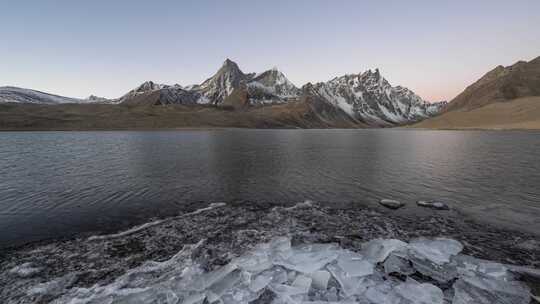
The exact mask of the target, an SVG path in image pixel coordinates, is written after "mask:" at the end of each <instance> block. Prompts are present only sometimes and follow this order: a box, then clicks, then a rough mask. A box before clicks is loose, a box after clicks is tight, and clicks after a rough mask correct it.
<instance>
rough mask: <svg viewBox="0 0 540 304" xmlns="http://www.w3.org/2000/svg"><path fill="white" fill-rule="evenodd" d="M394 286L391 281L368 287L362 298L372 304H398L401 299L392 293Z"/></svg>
mask: <svg viewBox="0 0 540 304" xmlns="http://www.w3.org/2000/svg"><path fill="white" fill-rule="evenodd" d="M393 287H394V284H393V283H392V282H391V281H386V282H384V283H382V284H378V285H375V286H372V287H369V288H368V289H367V291H366V292H365V294H364V296H365V297H366V299H368V300H369V301H370V303H374V304H395V303H400V301H401V297H400V296H398V295H396V293H395V292H394V291H393Z"/></svg>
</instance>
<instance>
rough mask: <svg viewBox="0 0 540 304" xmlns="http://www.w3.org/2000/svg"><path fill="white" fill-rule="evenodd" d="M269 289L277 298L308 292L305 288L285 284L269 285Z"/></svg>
mask: <svg viewBox="0 0 540 304" xmlns="http://www.w3.org/2000/svg"><path fill="white" fill-rule="evenodd" d="M310 283H311V282H310ZM270 289H271V290H272V291H273V292H274V293H275V294H276V295H277V296H279V297H290V296H295V295H302V294H306V293H307V292H308V290H306V287H305V286H292V285H285V284H271V285H270Z"/></svg>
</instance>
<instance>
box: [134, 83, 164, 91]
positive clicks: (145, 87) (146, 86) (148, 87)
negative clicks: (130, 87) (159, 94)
mask: <svg viewBox="0 0 540 304" xmlns="http://www.w3.org/2000/svg"><path fill="white" fill-rule="evenodd" d="M165 86H166V85H163V84H157V83H154V82H153V81H145V82H143V83H142V84H141V85H140V86H138V87H137V88H136V89H135V90H134V91H135V92H149V91H154V90H159V89H162V88H163V87H165Z"/></svg>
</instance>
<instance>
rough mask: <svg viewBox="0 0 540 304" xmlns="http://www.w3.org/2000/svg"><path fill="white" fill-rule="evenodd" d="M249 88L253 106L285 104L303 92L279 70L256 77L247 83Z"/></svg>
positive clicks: (274, 69)
mask: <svg viewBox="0 0 540 304" xmlns="http://www.w3.org/2000/svg"><path fill="white" fill-rule="evenodd" d="M247 88H248V94H249V96H250V100H251V103H252V104H266V103H283V102H287V101H289V100H293V99H296V98H298V97H299V96H300V94H301V90H300V89H298V88H297V87H296V86H295V85H294V84H293V83H292V82H290V81H289V80H288V79H287V77H285V75H284V74H283V73H281V72H280V71H278V70H277V68H273V69H271V70H268V71H265V72H263V73H260V74H257V75H255V76H254V77H253V78H252V79H250V80H249V82H248V83H247Z"/></svg>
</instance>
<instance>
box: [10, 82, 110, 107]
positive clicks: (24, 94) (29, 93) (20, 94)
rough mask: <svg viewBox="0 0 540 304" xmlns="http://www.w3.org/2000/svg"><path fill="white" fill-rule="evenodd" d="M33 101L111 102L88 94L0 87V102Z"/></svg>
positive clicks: (63, 102) (44, 102)
mask: <svg viewBox="0 0 540 304" xmlns="http://www.w3.org/2000/svg"><path fill="white" fill-rule="evenodd" d="M4 102H14V103H34V104H66V103H111V100H110V99H107V98H104V97H98V96H94V95H90V96H89V97H88V98H85V99H82V98H72V97H65V96H60V95H55V94H50V93H45V92H41V91H36V90H32V89H25V88H18V87H10V86H6V87H0V103H4Z"/></svg>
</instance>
